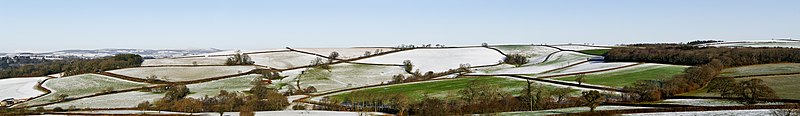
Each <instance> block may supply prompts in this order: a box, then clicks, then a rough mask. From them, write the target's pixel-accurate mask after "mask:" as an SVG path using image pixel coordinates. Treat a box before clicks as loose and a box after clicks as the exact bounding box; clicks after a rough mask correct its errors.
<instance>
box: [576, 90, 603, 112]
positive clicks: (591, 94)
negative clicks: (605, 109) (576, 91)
mask: <svg viewBox="0 0 800 116" xmlns="http://www.w3.org/2000/svg"><path fill="white" fill-rule="evenodd" d="M582 94H583V95H582V96H581V98H583V99H582V100H583V101H584V102H585V103H586V104H585V105H586V106H588V107H589V109H590V111H592V112H594V109H595V108H597V106H600V104H601V103H603V101H604V100H605V99H604V98H603V95H602V94H600V92H599V91H597V90H592V91H584V92H583V93H582Z"/></svg>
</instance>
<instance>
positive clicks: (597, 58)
mask: <svg viewBox="0 0 800 116" xmlns="http://www.w3.org/2000/svg"><path fill="white" fill-rule="evenodd" d="M586 60H588V61H606V57H602V56H596V57H591V58H588V59H586Z"/></svg>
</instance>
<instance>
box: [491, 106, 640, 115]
mask: <svg viewBox="0 0 800 116" xmlns="http://www.w3.org/2000/svg"><path fill="white" fill-rule="evenodd" d="M648 108H652V107H631V106H609V105H603V106H599V107H597V109H595V110H597V111H602V110H623V109H648ZM588 111H589V107H571V108H561V109H550V110H537V111H517V112H502V113H500V116H548V115H559V114H567V113H579V112H588Z"/></svg>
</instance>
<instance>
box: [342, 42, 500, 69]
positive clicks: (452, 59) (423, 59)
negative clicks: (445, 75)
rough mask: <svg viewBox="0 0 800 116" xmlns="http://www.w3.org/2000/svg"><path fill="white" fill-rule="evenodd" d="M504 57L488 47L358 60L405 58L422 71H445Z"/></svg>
mask: <svg viewBox="0 0 800 116" xmlns="http://www.w3.org/2000/svg"><path fill="white" fill-rule="evenodd" d="M503 57H505V56H503V55H502V54H500V53H499V52H497V51H494V50H492V49H488V48H450V49H414V50H409V51H402V52H397V53H392V54H386V55H383V56H376V57H372V58H367V59H363V60H358V61H356V62H363V63H376V64H403V61H404V60H410V61H411V63H413V64H414V69H415V70H416V69H419V70H420V72H427V71H434V72H444V71H447V70H449V69H456V68H458V67H459V65H461V64H470V65H472V66H481V65H492V64H497V63H498V62H499V61H500V60H502V59H503Z"/></svg>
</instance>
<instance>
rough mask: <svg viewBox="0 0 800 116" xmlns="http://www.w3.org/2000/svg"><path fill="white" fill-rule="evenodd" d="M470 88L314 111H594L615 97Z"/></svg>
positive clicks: (352, 100) (363, 96) (436, 114)
mask: <svg viewBox="0 0 800 116" xmlns="http://www.w3.org/2000/svg"><path fill="white" fill-rule="evenodd" d="M468 85H470V86H467V87H465V88H463V89H461V90H459V91H457V92H455V93H447V94H445V95H436V96H446V97H435V96H434V95H428V94H423V96H422V97H421V98H413V97H410V96H407V95H404V94H390V95H378V94H373V93H367V92H361V91H353V92H351V93H350V94H349V95H347V96H345V97H344V98H342V99H331V98H327V97H326V98H324V99H322V101H321V102H323V103H326V104H339V105H331V106H317V107H316V108H315V109H326V110H340V111H366V112H376V111H380V112H391V113H395V114H398V115H422V116H444V115H470V114H487V113H496V112H509V111H534V110H544V109H556V108H566V107H576V106H590V107H591V108H592V109H594V107H596V106H598V105H599V104H601V103H603V102H604V101H605V98H607V97H609V96H613V95H610V94H602V93H600V92H598V91H587V92H584V93H582V94H581V96H570V95H571V93H573V92H574V91H573V90H572V89H570V88H550V87H547V86H545V85H541V84H537V83H532V82H529V83H528V85H527V86H526V87H525V88H524V89H523V90H522V91H520V92H521V93H519V95H518V96H514V95H513V94H512V93H513V92H510V91H506V90H505V89H504V88H502V87H499V86H497V85H494V84H491V83H489V82H483V81H470V82H469V83H468Z"/></svg>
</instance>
